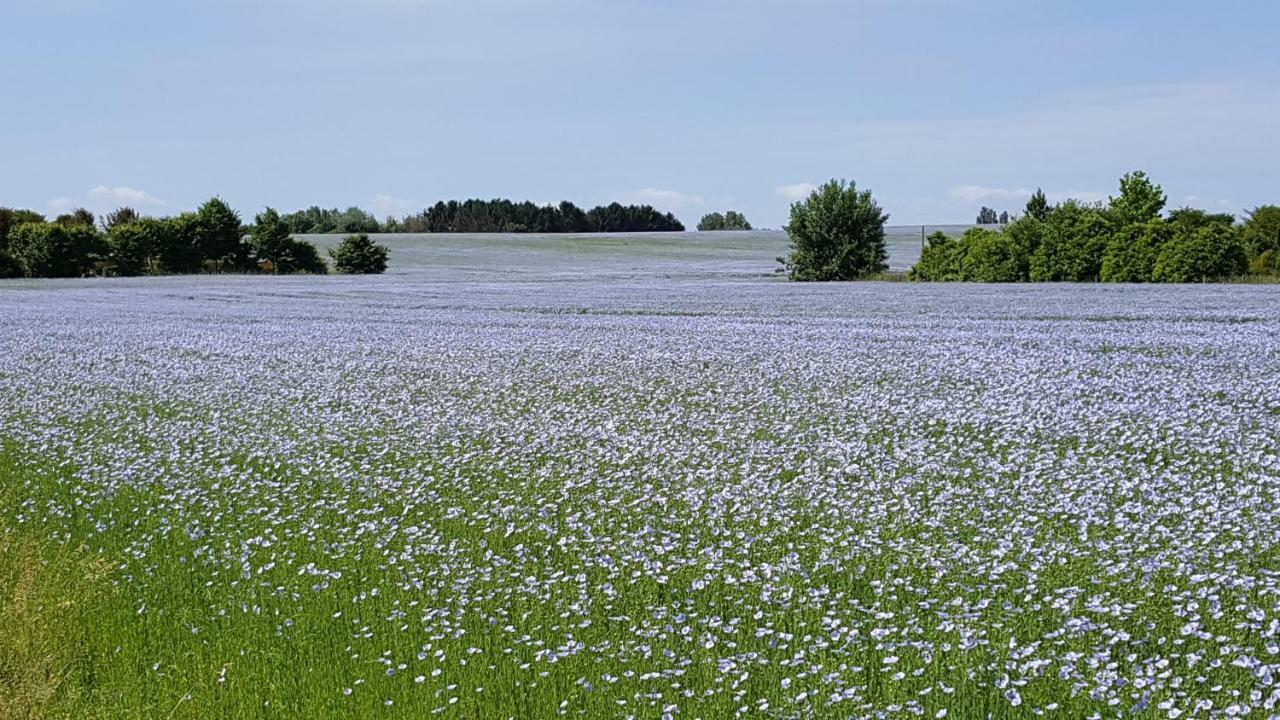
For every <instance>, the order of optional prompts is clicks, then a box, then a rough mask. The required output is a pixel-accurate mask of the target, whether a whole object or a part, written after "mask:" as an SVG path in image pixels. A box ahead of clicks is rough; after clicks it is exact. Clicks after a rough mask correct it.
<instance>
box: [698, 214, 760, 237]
mask: <svg viewBox="0 0 1280 720" xmlns="http://www.w3.org/2000/svg"><path fill="white" fill-rule="evenodd" d="M750 229H751V223H749V222H747V218H746V216H745V215H743V214H742V213H740V212H738V211H736V210H730V211H728V212H726V213H725V214H723V215H721V214H720V213H718V212H713V213H708V214H706V215H703V216H702V219H701V220H699V221H698V230H699V231H701V232H710V231H716V230H750Z"/></svg>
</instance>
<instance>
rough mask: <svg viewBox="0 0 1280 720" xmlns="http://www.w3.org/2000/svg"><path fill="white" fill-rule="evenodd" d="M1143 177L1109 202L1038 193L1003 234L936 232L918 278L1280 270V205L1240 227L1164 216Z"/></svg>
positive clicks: (1226, 218)
mask: <svg viewBox="0 0 1280 720" xmlns="http://www.w3.org/2000/svg"><path fill="white" fill-rule="evenodd" d="M1167 200H1168V198H1167V196H1166V195H1165V193H1164V190H1163V189H1162V188H1161V187H1160V186H1159V185H1157V184H1155V183H1153V182H1152V181H1151V179H1150V178H1148V177H1147V175H1146V173H1143V172H1141V171H1138V172H1133V173H1129V174H1128V175H1125V176H1124V177H1123V178H1121V179H1120V192H1119V194H1118V195H1116V196H1115V197H1111V198H1109V199H1108V201H1107V202H1099V203H1085V202H1081V201H1079V200H1066V201H1064V202H1062V203H1059V204H1056V205H1053V204H1050V203H1049V202H1048V200H1047V198H1046V197H1045V195H1044V193H1043V192H1042V191H1039V190H1037V191H1036V193H1035V194H1034V195H1033V196H1032V197H1031V199H1030V201H1028V203H1027V206H1026V208H1025V211H1024V212H1023V214H1022V215H1021V216H1020V217H1016V218H1011V219H1009V220H1008V221H1007V222H1006V223H1002V224H1003V225H1004V226H1003V228H1001V229H1000V230H998V231H997V230H992V229H986V228H971V229H969V230H968V231H966V232H965V233H964V234H963V235H962V236H961V237H959V238H949V237H947V236H945V235H944V234H941V233H935V234H934V236H933V237H931V238H930V239H929V243H928V245H927V246H926V247H925V248H924V251H923V252H922V254H921V257H920V261H919V263H917V264H916V266H915V267H914V268H912V270H911V272H910V277H912V278H913V279H917V280H942V281H947V280H958V281H970V282H1045V281H1050V282H1052V281H1070V282H1096V281H1100V282H1175V283H1182V282H1204V281H1214V280H1225V279H1231V278H1238V277H1242V276H1245V275H1273V274H1277V273H1280V263H1277V256H1278V255H1280V207H1276V206H1263V207H1259V208H1255V209H1254V210H1253V211H1251V212H1250V213H1248V215H1247V218H1246V220H1245V222H1243V223H1238V222H1237V221H1236V217H1235V216H1234V215H1232V214H1230V213H1211V212H1207V211H1205V210H1200V209H1196V208H1191V207H1183V208H1178V209H1175V210H1172V211H1170V212H1167V213H1166V212H1165V206H1166V203H1167Z"/></svg>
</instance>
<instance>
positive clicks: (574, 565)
mask: <svg viewBox="0 0 1280 720" xmlns="http://www.w3.org/2000/svg"><path fill="white" fill-rule="evenodd" d="M513 242H514V241H513ZM725 242H729V241H725ZM742 252H743V253H754V252H756V250H753V249H744V250H743V251H742ZM529 253H530V255H531V256H530V257H522V256H520V255H518V254H515V255H505V254H503V253H497V252H491V251H490V252H487V253H485V254H484V255H483V257H473V258H471V259H469V260H468V259H458V258H456V257H442V258H441V259H438V260H435V261H432V262H425V261H424V262H423V263H422V264H421V265H422V267H418V268H416V269H413V270H404V269H403V265H402V266H401V267H400V268H399V270H398V272H395V273H394V274H392V275H388V276H382V277H371V278H339V277H322V278H317V277H298V278H270V277H208V276H205V277H187V278H150V279H137V280H107V281H103V280H98V281H93V280H90V281H45V282H12V283H7V284H3V283H0V347H2V348H3V352H2V353H0V398H2V401H0V606H3V607H0V610H3V611H4V612H2V613H0V655H3V654H4V653H3V650H4V649H5V648H6V647H7V648H8V649H9V650H10V651H11V652H10V654H9V656H8V657H7V658H6V657H0V708H4V707H5V705H4V703H5V702H9V703H11V704H12V707H19V703H22V702H27V703H28V705H29V706H36V705H38V707H40V708H44V710H45V711H47V712H48V714H50V715H54V716H56V715H59V714H62V715H67V716H72V717H120V718H125V717H128V718H136V717H154V718H170V717H172V718H210V717H218V718H256V717H316V718H319V717H351V718H366V717H374V718H425V717H445V718H507V717H510V718H518V719H525V718H554V717H583V718H614V717H617V718H628V717H632V718H675V719H692V718H704V719H707V720H711V719H713V718H729V717H758V718H916V717H924V718H942V717H950V718H983V717H992V718H1023V717H1033V716H1039V715H1045V716H1048V717H1061V718H1072V719H1075V718H1086V717H1095V718H1119V717H1124V718H1129V717H1156V718H1179V717H1183V718H1190V717H1195V718H1203V717H1246V716H1247V717H1252V718H1267V717H1276V716H1277V714H1280V709H1278V708H1277V701H1278V700H1280V552H1278V547H1280V546H1278V543H1280V289H1277V288H1275V287H1256V286H1185V287H1160V288H1155V287H1141V286H1127V287H1126V286H1111V287H1100V286H1071V285H1039V286H1021V287H1002V286H965V285H912V284H905V283H856V284H836V285H822V286H817V285H802V284H790V283H786V282H783V281H780V280H778V279H776V278H770V277H765V275H767V273H769V272H770V270H771V269H772V268H771V267H770V266H768V265H765V266H763V267H759V264H758V263H753V262H751V261H749V260H748V259H747V258H744V257H743V256H739V255H733V254H732V253H728V254H727V256H726V257H725V258H724V262H723V263H721V264H718V265H715V266H714V267H716V268H729V269H728V270H724V271H716V270H713V269H699V268H695V269H694V270H693V271H688V270H687V269H686V271H684V272H681V271H680V269H679V268H678V267H677V264H676V263H671V262H668V261H667V260H661V261H658V260H654V259H653V258H651V257H640V255H637V254H634V253H631V252H630V251H626V250H625V248H624V249H621V250H619V249H615V250H609V249H607V248H606V249H604V250H601V254H600V257H599V258H597V259H595V260H592V261H590V262H587V263H585V264H584V262H583V261H581V259H580V257H579V256H576V255H572V254H571V253H568V252H564V251H563V250H561V249H556V248H546V247H537V246H535V247H532V249H530V250H529ZM774 254H777V253H774ZM752 257H754V256H752ZM395 262H396V258H395V256H394V255H393V271H394V270H397V268H396V266H395V265H394V263H395ZM707 268H712V265H711V264H710V263H709V264H708V265H707ZM566 270H569V271H571V272H566ZM15 638H16V639H15ZM6 642H7V643H9V644H8V645H7V646H5V645H4V643H6ZM15 648H16V649H17V651H21V652H17V651H15V650H14V649H15ZM23 693H25V694H26V695H27V696H28V697H27V699H26V700H25V701H24V700H23V699H22V697H20V696H21V695H22V694H23ZM15 697H16V698H17V699H15ZM6 698H7V699H6ZM32 698H34V699H32Z"/></svg>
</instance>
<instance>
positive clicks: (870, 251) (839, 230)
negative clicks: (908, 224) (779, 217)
mask: <svg viewBox="0 0 1280 720" xmlns="http://www.w3.org/2000/svg"><path fill="white" fill-rule="evenodd" d="M888 219H889V216H888V215H886V214H885V213H884V211H883V210H882V209H881V208H880V206H879V205H877V204H876V202H875V200H874V199H873V198H872V196H871V193H870V192H869V191H865V190H864V191H859V190H858V188H857V185H856V184H855V183H853V182H849V183H845V182H844V181H843V180H831V181H830V182H827V183H826V184H824V185H823V186H822V187H820V188H818V189H817V190H814V191H813V193H812V194H811V195H810V196H809V198H808V199H806V200H804V201H802V202H798V203H795V204H794V205H792V206H791V222H790V223H789V224H788V225H787V235H788V236H789V237H790V239H791V254H790V255H789V256H788V257H787V258H786V259H785V260H782V262H783V265H784V269H785V270H786V272H787V275H788V276H789V277H790V278H791V279H792V280H853V279H856V278H860V277H864V276H866V275H869V274H872V273H878V272H883V271H884V270H885V269H886V268H887V267H888V264H887V262H886V261H887V260H888V257H889V255H888V251H887V250H886V249H885V239H884V225H885V222H886V221H888Z"/></svg>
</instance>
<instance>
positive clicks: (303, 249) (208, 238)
mask: <svg viewBox="0 0 1280 720" xmlns="http://www.w3.org/2000/svg"><path fill="white" fill-rule="evenodd" d="M330 257H331V258H332V259H333V261H334V269H335V270H337V271H338V272H341V273H367V272H382V271H384V270H385V269H386V259H387V251H386V248H385V247H382V246H380V245H375V244H373V243H372V242H371V241H370V240H369V238H368V235H366V234H358V235H354V236H352V237H348V238H347V239H345V240H344V241H343V242H342V243H341V244H340V245H339V246H338V247H337V248H336V249H334V250H332V251H330ZM328 271H329V267H328V264H327V263H326V262H325V260H324V258H323V257H321V255H320V253H319V251H318V250H317V249H316V247H315V245H313V244H311V243H309V242H306V241H305V240H300V239H297V238H294V237H292V231H291V229H290V227H289V224H288V223H287V222H286V221H285V219H284V217H283V216H281V215H280V214H279V213H278V212H277V211H275V210H274V209H272V208H267V209H266V210H264V211H263V212H262V213H259V214H258V215H257V217H255V218H254V222H253V223H251V224H249V225H245V224H244V223H242V222H241V219H240V215H239V214H238V213H237V212H236V211H235V210H233V209H232V208H231V207H230V206H229V205H228V204H227V203H226V202H225V201H223V200H222V199H220V198H213V199H211V200H209V201H208V202H205V203H204V204H203V205H201V206H200V208H199V209H197V210H196V211H195V212H189V213H183V214H181V215H177V216H174V217H161V218H156V217H145V216H143V215H141V214H139V213H138V212H137V211H135V210H133V209H132V208H121V209H119V210H116V211H115V212H112V213H109V214H108V215H106V216H105V217H104V218H102V221H101V223H99V222H98V221H97V218H95V217H94V215H93V213H91V212H89V211H88V210H85V209H83V208H81V209H78V210H75V211H74V212H71V213H67V214H64V215H59V216H57V217H56V218H54V219H53V220H52V221H49V220H47V219H46V218H45V217H44V216H43V215H41V214H40V213H37V212H34V211H31V210H13V209H9V208H0V277H29V278H37V277H60V278H66V277H82V276H85V275H103V276H106V275H116V276H132V275H158V274H182V273H197V272H261V273H273V274H280V273H326V272H328Z"/></svg>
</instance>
